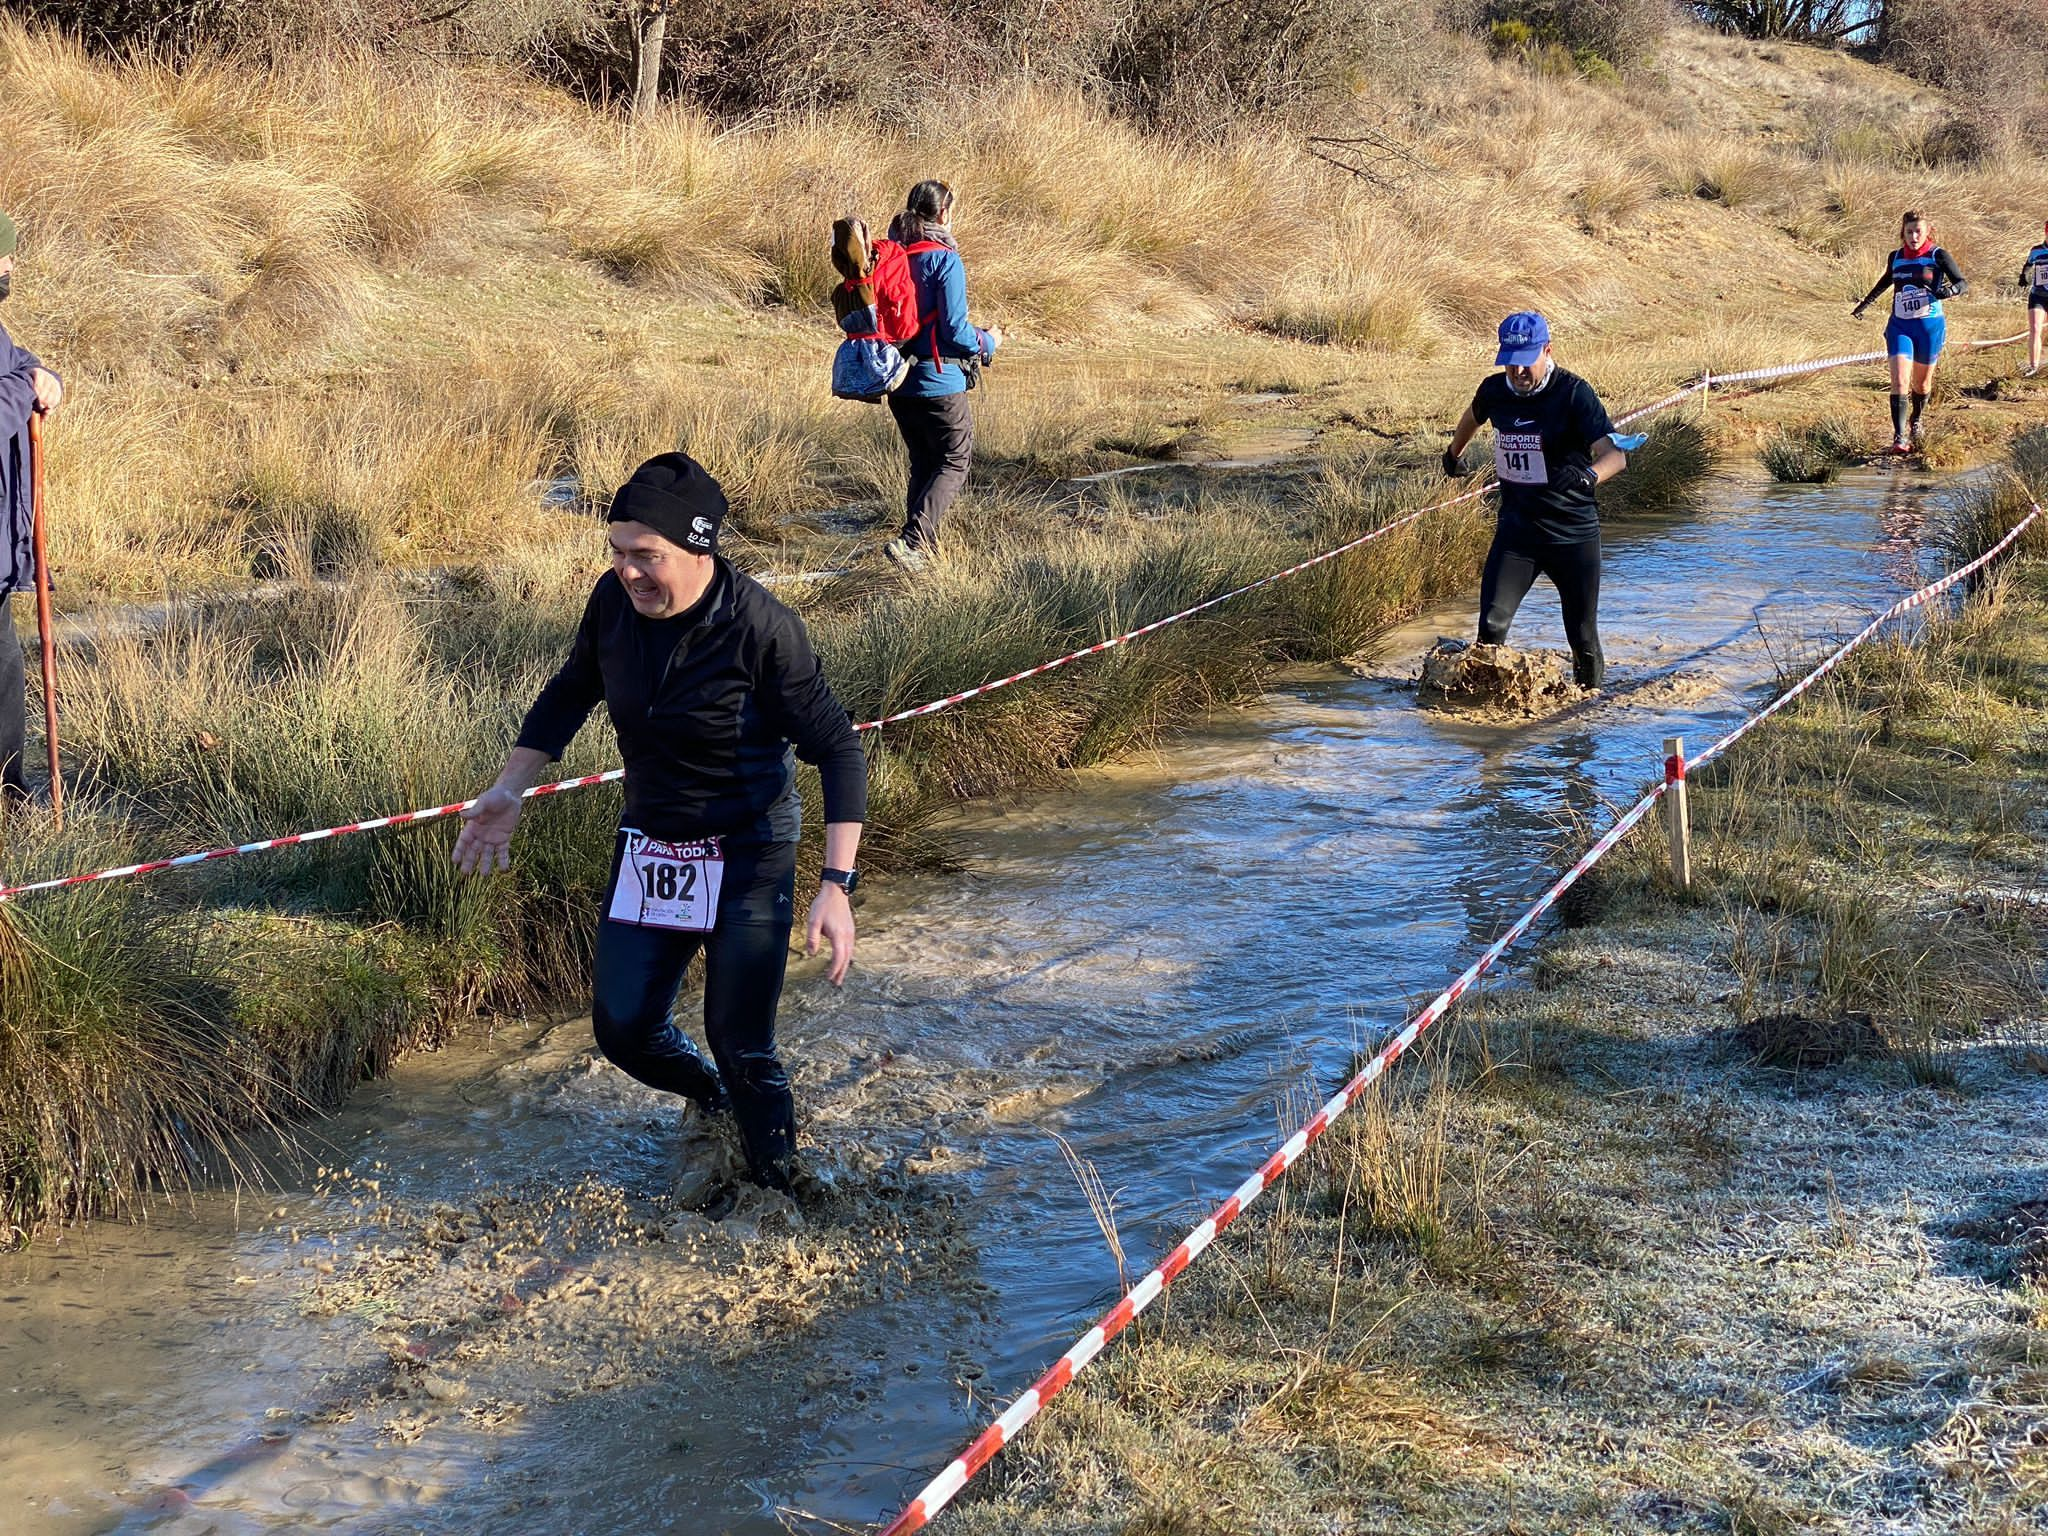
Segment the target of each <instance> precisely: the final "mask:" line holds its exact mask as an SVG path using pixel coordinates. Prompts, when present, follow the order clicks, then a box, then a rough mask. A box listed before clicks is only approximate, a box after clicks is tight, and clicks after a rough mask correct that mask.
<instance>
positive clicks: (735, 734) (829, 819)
mask: <svg viewBox="0 0 2048 1536" xmlns="http://www.w3.org/2000/svg"><path fill="white" fill-rule="evenodd" d="M725 513H726V501H725V493H724V492H723V491H721V490H720V489H719V487H718V483H717V482H716V481H714V480H713V479H712V478H711V476H710V475H708V474H706V473H705V472H704V469H703V467H702V466H701V465H699V464H698V463H697V461H696V460H694V459H692V458H690V457H688V456H687V455H685V454H680V453H665V454H662V455H661V456H659V457H658V458H654V459H650V460H648V462H647V463H645V464H642V465H641V466H640V467H639V468H638V469H637V470H635V471H634V472H633V477H632V479H630V480H628V481H627V482H626V483H625V485H624V486H622V487H621V488H620V490H619V492H618V494H617V495H616V496H614V497H613V498H612V504H611V511H610V515H609V523H610V530H609V531H610V541H611V556H612V568H611V570H610V571H608V572H606V573H605V574H604V575H603V576H600V577H599V578H598V580H597V586H596V587H595V588H594V589H593V590H592V592H591V594H590V600H589V602H588V603H587V604H586V605H585V606H584V610H583V621H582V623H581V624H580V625H579V626H578V627H577V630H576V638H575V641H574V643H573V644H572V645H571V646H570V648H569V656H568V659H567V660H566V661H564V662H563V663H562V668H561V670H560V671H559V672H557V673H556V674H555V675H554V678H553V679H552V680H551V681H550V682H549V683H548V685H547V686H546V687H545V688H543V689H541V691H540V697H539V698H537V699H536V700H534V704H533V708H532V709H530V710H528V711H527V715H526V722H525V724H524V725H522V726H521V727H520V730H519V740H518V744H517V745H516V746H514V747H513V748H512V752H511V755H510V756H509V757H508V758H507V759H506V760H505V767H504V771H503V772H502V773H500V774H499V775H498V780H497V782H496V783H495V784H493V785H492V786H491V787H490V788H489V789H487V790H485V791H484V792H483V794H482V795H480V796H479V797H478V798H477V801H476V804H475V805H473V806H472V807H470V809H468V810H467V811H464V812H463V813H462V815H463V827H462V835H461V836H460V837H458V838H457V839H456V842H455V863H456V866H457V867H458V868H460V869H461V870H462V871H463V872H464V873H465V874H487V873H489V872H490V871H492V870H494V869H499V870H501V869H505V868H508V867H509V866H510V864H511V844H512V829H513V828H514V827H515V826H516V825H518V822H519V812H520V807H521V806H522V804H523V803H524V802H523V801H522V799H521V798H520V792H521V791H522V790H525V789H528V788H531V787H532V786H533V784H534V783H535V782H537V781H538V779H539V778H540V775H541V771H542V770H543V769H544V768H545V767H546V766H547V765H548V764H549V763H551V762H553V761H554V760H555V759H556V758H558V757H560V756H561V755H562V752H563V749H564V748H566V747H567V746H568V745H569V741H570V739H571V738H572V737H574V736H575V734H576V732H577V730H578V729H579V728H580V727H581V726H582V724H583V722H584V720H585V718H586V717H588V715H589V714H590V712H591V711H592V710H593V709H595V708H596V707H597V706H598V705H599V704H600V703H602V704H603V705H604V706H605V707H606V711H607V713H608V714H609V715H610V717H611V723H612V729H613V731H614V732H615V733H616V735H617V737H618V742H619V756H620V758H621V759H622V760H623V761H624V763H625V765H626V782H625V791H626V794H625V808H624V814H623V816H622V817H621V824H620V827H619V833H618V841H617V843H616V845H615V847H614V849H613V852H612V867H611V877H610V880H609V882H608V888H607V894H606V896H605V898H604V905H603V907H602V908H601V910H600V911H599V912H598V914H597V917H598V924H597V959H596V964H595V971H596V975H595V979H594V985H595V990H594V996H593V999H592V1005H591V1023H592V1026H593V1028H594V1029H595V1032H596V1035H597V1044H598V1048H599V1049H600V1050H602V1051H603V1052H604V1054H605V1055H606V1056H607V1057H609V1058H610V1059H611V1060H612V1062H613V1063H614V1064H615V1065H617V1066H618V1067H619V1068H620V1069H621V1070H623V1071H625V1072H628V1073H630V1074H631V1075H632V1076H634V1077H636V1078H638V1079H639V1080H640V1081H641V1082H643V1083H646V1084H647V1085H648V1086H649V1087H652V1088H659V1089H662V1090H663V1091H665V1092H668V1093H673V1094H678V1095H680V1096H682V1097H684V1098H688V1099H691V1100H694V1101H695V1102H696V1104H697V1105H698V1107H699V1108H700V1109H702V1110H704V1111H705V1112H706V1113H709V1114H722V1113H725V1112H727V1111H728V1110H729V1111H730V1112H731V1114H732V1116H733V1118H734V1119H735V1120H736V1121H737V1122H738V1128H739V1133H740V1142H741V1145H742V1146H743V1148H744V1149H745V1152H746V1158H747V1166H748V1168H749V1170H750V1172H751V1173H752V1175H753V1178H754V1180H755V1181H756V1182H757V1183H760V1184H764V1185H767V1186H768V1187H770V1188H773V1189H781V1190H790V1189H791V1188H792V1182H791V1181H792V1178H793V1177H794V1176H795V1175H796V1174H797V1171H798V1170H797V1169H796V1167H795V1166H794V1163H793V1154H794V1152H795V1150H796V1107H795V1102H794V1100H793V1098H792V1096H791V1094H790V1088H789V1077H788V1074H787V1073H785V1072H784V1070H783V1067H782V1062H781V1059H780V1058H779V1057H778V1056H777V1055H776V1050H775V1011H776V1005H777V1003H778V1002H779V1001H780V999H781V996H782V979H783V969H784V967H785V966H786V965H787V963H788V960H789V934H790V928H791V926H792V923H793V920H794V908H793V902H794V897H795V894H796V846H797V837H798V833H799V832H800V830H801V823H802V810H801V807H800V806H799V804H798V801H797V790H796V772H795V763H794V762H793V761H792V755H794V756H797V757H802V758H803V759H804V760H805V761H806V762H810V763H815V764H816V765H817V767H818V776H819V779H820V780H821V781H822V784H823V788H824V800H825V870H824V874H823V877H822V883H821V884H820V885H819V887H818V893H817V896H816V898H815V899H814V900H813V901H812V902H811V910H810V922H809V925H808V929H807V933H808V940H809V947H810V949H811V950H812V951H813V952H815V951H816V950H817V947H818V944H819V941H820V940H821V939H822V940H823V941H825V942H826V943H828V944H830V946H831V949H832V969H831V981H832V984H833V985H834V986H837V985H839V983H840V982H842V981H843V980H844V979H845V977H846V970H847V966H848V965H849V964H850V963H851V962H852V960H853V939H854V931H853V912H852V909H851V908H850V907H849V906H848V904H847V896H848V894H849V893H850V892H851V891H852V890H853V888H854V884H855V871H854V856H855V854H856V853H857V852H858V850H859V847H860V829H861V821H862V820H863V818H864V815H865V810H866V804H867V759H866V757H865V756H864V755H863V754H862V752H861V748H860V740H859V738H858V737H857V736H855V735H854V732H853V726H852V724H851V722H850V721H849V720H848V719H847V715H846V711H845V710H844V709H843V708H841V707H840V704H839V701H838V700H837V699H836V698H834V697H833V695H832V690H831V688H830V686H828V685H827V683H826V681H825V676H824V673H823V672H822V671H821V670H820V669H819V666H818V659H817V657H816V656H815V655H814V654H813V653H812V650H811V642H810V637H809V635H807V634H806V633H805V631H804V623H803V620H802V619H800V618H798V617H797V616H796V615H795V614H794V613H792V612H791V611H790V610H789V609H787V608H785V607H784V606H783V605H782V604H781V603H778V602H777V601H776V600H775V599H774V598H773V597H771V596H769V594H768V592H767V590H766V589H765V588H764V587H762V585H761V584H760V583H759V582H757V581H755V580H754V579H753V578H752V577H750V576H748V575H747V574H746V573H745V572H743V571H741V570H739V569H737V568H736V567H735V566H733V565H732V564H731V563H730V562H728V561H727V560H726V559H725V557H724V556H722V555H720V554H718V553H717V552H716V551H717V544H718V529H719V525H720V524H721V523H722V522H723V521H724V520H725ZM792 748H793V749H794V754H792ZM700 951H701V952H702V953H703V955H704V1034H705V1038H706V1040H707V1041H708V1042H709V1044H710V1046H711V1055H712V1058H713V1060H714V1061H715V1062H716V1063H717V1065H716V1067H715V1068H714V1066H713V1065H712V1063H711V1062H707V1061H705V1059H704V1058H703V1057H702V1056H700V1055H698V1054H697V1051H696V1048H695V1047H694V1046H692V1045H691V1043H690V1041H689V1040H688V1038H687V1037H685V1036H684V1034H683V1033H682V1031H681V1030H679V1029H677V1028H676V1025H675V1021H674V1020H673V1019H672V1018H671V1017H670V1010H671V1009H672V1008H673V1007H674V1006H675V1001H676V993H677V991H678V989H679V988H680V987H681V986H682V981H683V973H684V972H685V971H687V970H688V969H689V966H690V962H691V961H692V960H693V959H695V958H696V956H697V955H698V953H699V952H700Z"/></svg>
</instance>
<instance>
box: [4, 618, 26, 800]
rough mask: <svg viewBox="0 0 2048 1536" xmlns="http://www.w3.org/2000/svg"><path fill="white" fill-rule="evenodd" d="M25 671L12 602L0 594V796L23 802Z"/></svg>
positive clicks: (24, 793)
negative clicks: (15, 797) (14, 798)
mask: <svg viewBox="0 0 2048 1536" xmlns="http://www.w3.org/2000/svg"><path fill="white" fill-rule="evenodd" d="M27 686H28V677H27V669H26V667H25V666H24V665H23V663H22V659H21V636H19V635H17V634H16V633H15V632H14V599H13V598H12V597H10V596H8V595H7V594H6V593H4V592H0V795H16V796H21V797H23V798H26V796H27V794H28V776H27V774H26V773H25V772H24V771H23V768H22V754H23V752H25V751H26V750H27V745H28V699H27V696H26V693H25V690H26V688H27Z"/></svg>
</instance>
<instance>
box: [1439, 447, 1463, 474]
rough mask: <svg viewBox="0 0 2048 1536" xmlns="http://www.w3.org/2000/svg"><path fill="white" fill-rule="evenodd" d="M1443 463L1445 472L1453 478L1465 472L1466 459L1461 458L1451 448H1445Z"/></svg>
mask: <svg viewBox="0 0 2048 1536" xmlns="http://www.w3.org/2000/svg"><path fill="white" fill-rule="evenodd" d="M1443 463H1444V473H1445V474H1447V475H1449V476H1450V477H1451V478H1452V479H1453V480H1455V479H1457V478H1458V477H1459V476H1460V475H1462V474H1464V473H1465V461H1464V460H1463V459H1461V458H1459V457H1458V456H1457V455H1456V454H1455V453H1453V452H1451V450H1450V449H1448V448H1446V449H1445V450H1444V460H1443Z"/></svg>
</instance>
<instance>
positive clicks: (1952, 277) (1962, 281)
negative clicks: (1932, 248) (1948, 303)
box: [1934, 249, 1970, 299]
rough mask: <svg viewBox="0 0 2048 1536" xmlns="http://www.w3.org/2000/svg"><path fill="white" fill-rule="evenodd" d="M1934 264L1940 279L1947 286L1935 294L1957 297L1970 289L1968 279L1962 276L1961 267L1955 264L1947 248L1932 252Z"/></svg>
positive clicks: (1949, 297) (1946, 297) (1943, 296)
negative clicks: (1939, 273)
mask: <svg viewBox="0 0 2048 1536" xmlns="http://www.w3.org/2000/svg"><path fill="white" fill-rule="evenodd" d="M1934 265H1935V267H1936V268H1937V269H1939V271H1940V272H1941V280H1942V282H1943V283H1944V284H1946V285H1947V286H1946V287H1944V288H1943V289H1942V290H1941V292H1940V293H1939V294H1938V295H1937V296H1938V297H1940V298H1944V299H1958V298H1961V297H1962V296H1963V295H1964V294H1966V293H1968V292H1969V291H1970V280H1969V279H1968V278H1966V277H1964V276H1963V269H1962V268H1961V267H1959V266H1957V265H1956V259H1955V257H1953V256H1951V255H1949V253H1948V252H1947V250H1945V249H1944V250H1939V251H1936V252H1935V253H1934Z"/></svg>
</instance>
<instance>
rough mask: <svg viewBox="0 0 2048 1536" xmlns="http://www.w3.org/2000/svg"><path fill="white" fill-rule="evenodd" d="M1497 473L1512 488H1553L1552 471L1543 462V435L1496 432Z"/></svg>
mask: <svg viewBox="0 0 2048 1536" xmlns="http://www.w3.org/2000/svg"><path fill="white" fill-rule="evenodd" d="M1493 472H1494V473H1495V474H1496V475H1498V476H1500V478H1501V479H1503V480H1505V481H1506V482H1507V483H1508V484H1509V485H1548V484H1550V467H1549V466H1548V465H1547V464H1545V463H1544V462H1543V435H1542V434H1541V433H1540V432H1500V431H1496V432H1495V433H1494V434H1493Z"/></svg>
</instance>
